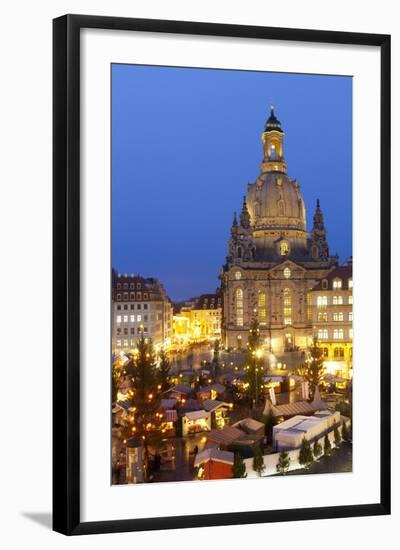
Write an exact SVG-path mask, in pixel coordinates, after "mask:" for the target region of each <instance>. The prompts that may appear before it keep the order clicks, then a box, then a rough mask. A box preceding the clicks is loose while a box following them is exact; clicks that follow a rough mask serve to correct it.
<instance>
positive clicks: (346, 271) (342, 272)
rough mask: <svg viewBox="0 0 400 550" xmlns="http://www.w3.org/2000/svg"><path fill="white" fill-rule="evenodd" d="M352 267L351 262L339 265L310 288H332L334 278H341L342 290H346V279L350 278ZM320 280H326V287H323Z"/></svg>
mask: <svg viewBox="0 0 400 550" xmlns="http://www.w3.org/2000/svg"><path fill="white" fill-rule="evenodd" d="M352 275H353V267H352V265H351V264H346V265H340V266H338V267H335V268H334V269H332V271H330V272H329V273H328V274H327V275H326V276H325V277H323V278H322V279H321V280H320V281H319V282H318V283H317V284H316V285H315V286H314V287H313V288H312V290H333V281H334V279H342V290H348V288H349V287H348V281H349V279H351V278H352ZM322 281H328V288H323V286H322Z"/></svg>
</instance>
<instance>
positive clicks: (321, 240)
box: [311, 199, 329, 259]
mask: <svg viewBox="0 0 400 550" xmlns="http://www.w3.org/2000/svg"><path fill="white" fill-rule="evenodd" d="M326 237H327V234H326V229H325V223H324V215H323V213H322V210H321V206H320V202H319V199H317V203H316V207H315V213H314V218H313V228H312V231H311V252H312V256H313V258H316V259H317V258H322V259H326V258H328V257H329V247H328V241H327V238H326Z"/></svg>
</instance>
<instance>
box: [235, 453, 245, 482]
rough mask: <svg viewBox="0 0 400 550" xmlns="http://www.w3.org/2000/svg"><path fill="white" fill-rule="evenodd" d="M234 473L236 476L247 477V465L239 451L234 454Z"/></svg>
mask: <svg viewBox="0 0 400 550" xmlns="http://www.w3.org/2000/svg"><path fill="white" fill-rule="evenodd" d="M232 474H233V477H234V478H239V477H247V474H246V465H245V463H244V460H243V458H242V457H241V456H240V454H239V453H235V454H234V459H233V466H232Z"/></svg>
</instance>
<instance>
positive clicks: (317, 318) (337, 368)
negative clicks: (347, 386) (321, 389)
mask: <svg viewBox="0 0 400 550" xmlns="http://www.w3.org/2000/svg"><path fill="white" fill-rule="evenodd" d="M310 294H311V306H312V325H313V336H314V339H315V340H316V341H317V342H318V345H319V346H320V347H321V348H322V352H323V356H324V365H325V369H326V372H327V373H329V374H333V375H335V376H339V377H343V378H351V377H352V369H353V276H352V261H351V260H349V261H348V262H347V263H346V264H345V265H343V266H339V267H336V268H335V269H333V270H332V271H330V272H329V273H328V275H327V276H326V277H325V278H323V279H322V280H321V281H319V282H318V283H317V284H316V286H315V287H314V288H313V289H312V291H311V293H310Z"/></svg>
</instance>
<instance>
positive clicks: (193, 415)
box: [184, 409, 210, 420]
mask: <svg viewBox="0 0 400 550" xmlns="http://www.w3.org/2000/svg"><path fill="white" fill-rule="evenodd" d="M184 416H186V418H188V419H189V420H199V419H200V418H206V417H208V416H210V413H209V412H207V411H205V410H204V409H200V410H199V411H190V412H187V413H185V415H184Z"/></svg>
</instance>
